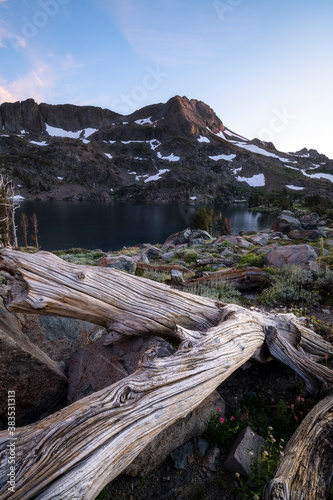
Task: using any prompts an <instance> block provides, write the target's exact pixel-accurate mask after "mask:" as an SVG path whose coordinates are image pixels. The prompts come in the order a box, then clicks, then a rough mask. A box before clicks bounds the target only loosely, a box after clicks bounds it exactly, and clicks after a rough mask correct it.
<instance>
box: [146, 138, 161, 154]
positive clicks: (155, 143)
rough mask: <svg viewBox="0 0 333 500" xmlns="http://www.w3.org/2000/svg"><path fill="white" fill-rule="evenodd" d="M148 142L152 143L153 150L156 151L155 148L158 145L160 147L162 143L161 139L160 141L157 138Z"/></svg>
mask: <svg viewBox="0 0 333 500" xmlns="http://www.w3.org/2000/svg"><path fill="white" fill-rule="evenodd" d="M146 142H147V143H148V144H150V147H151V149H152V150H153V151H155V149H157V148H158V147H160V145H161V144H162V143H161V142H160V141H158V140H157V139H152V140H151V141H146Z"/></svg>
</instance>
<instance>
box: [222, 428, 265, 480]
mask: <svg viewBox="0 0 333 500" xmlns="http://www.w3.org/2000/svg"><path fill="white" fill-rule="evenodd" d="M264 445H265V440H264V438H263V437H261V436H259V435H258V434H256V433H255V432H253V431H252V429H251V427H249V426H247V427H246V428H245V429H243V430H242V431H241V432H240V433H239V435H238V436H237V438H236V441H235V442H234V444H233V445H232V446H231V448H230V451H229V454H228V456H227V459H226V461H225V462H224V464H223V465H224V467H225V468H226V469H228V470H229V471H231V472H234V473H235V472H238V473H239V474H241V475H242V476H244V477H248V476H249V475H250V474H251V467H252V463H253V461H256V462H258V460H259V458H260V457H261V454H262V451H263V447H264Z"/></svg>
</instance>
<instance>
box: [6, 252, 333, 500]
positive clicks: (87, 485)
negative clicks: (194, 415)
mask: <svg viewBox="0 0 333 500" xmlns="http://www.w3.org/2000/svg"><path fill="white" fill-rule="evenodd" d="M0 268H2V269H5V270H7V271H8V272H10V273H11V274H12V275H13V282H12V288H11V296H10V300H9V307H10V308H11V309H12V310H16V311H23V312H34V313H36V312H39V313H40V314H51V315H63V316H72V317H76V318H80V319H86V320H88V321H91V322H94V323H97V324H99V325H102V326H105V327H106V328H108V330H109V332H110V333H109V335H110V338H109V339H108V342H111V341H114V339H115V338H116V339H119V338H121V337H122V335H150V334H155V335H156V334H158V335H160V336H161V337H165V338H169V339H170V338H171V339H172V340H174V341H177V342H181V344H180V348H179V350H178V351H177V352H176V353H175V354H174V355H173V356H171V357H169V358H163V359H156V352H154V350H153V349H152V350H151V351H150V352H147V353H146V354H145V355H144V357H143V360H142V363H141V366H140V368H139V369H138V370H137V371H136V372H135V373H134V374H133V375H131V376H129V377H127V378H125V379H123V380H121V381H119V382H117V383H115V384H113V385H112V386H110V387H108V388H106V389H103V390H102V391H100V392H98V393H95V394H93V395H91V396H89V397H87V398H84V399H82V400H80V401H78V402H76V403H74V404H72V405H70V406H69V407H67V408H64V409H63V410H61V411H59V412H57V413H55V414H54V415H51V416H49V417H47V418H46V419H44V420H42V421H40V422H37V423H35V424H31V425H29V426H26V427H22V428H21V429H18V430H17V432H16V434H15V437H16V438H17V439H16V441H15V445H16V468H15V480H16V481H15V482H16V487H15V493H12V492H10V491H8V485H7V480H8V476H7V473H8V462H7V458H8V449H7V444H8V434H7V432H2V433H0V496H1V498H4V499H7V498H9V497H10V498H12V499H24V500H29V499H32V498H36V499H39V500H50V499H64V498H73V499H93V498H95V497H96V496H97V494H98V492H99V491H100V490H101V489H102V488H103V487H104V486H105V485H106V484H107V483H108V482H109V481H111V480H112V479H113V478H115V477H116V476H117V475H118V474H119V473H120V472H121V471H122V470H124V468H126V467H127V465H128V464H129V463H131V461H132V460H133V459H134V458H135V457H136V456H137V455H138V453H139V452H140V451H141V450H142V448H144V446H145V445H146V444H147V443H148V442H149V441H150V440H151V439H153V438H154V437H155V436H156V435H157V434H158V433H159V432H160V431H161V430H163V429H164V428H166V427H168V426H169V425H170V424H172V423H173V422H174V421H175V420H177V419H178V418H182V417H184V416H185V415H187V414H188V413H189V412H190V411H191V410H192V409H193V408H195V407H196V406H197V405H198V404H200V402H201V401H202V400H203V399H204V398H205V397H206V396H207V395H208V394H209V393H210V392H212V391H213V390H214V389H215V388H216V387H217V386H218V385H219V384H220V383H221V382H222V381H223V380H225V379H226V378H227V377H228V376H229V375H230V374H231V373H232V372H233V371H234V370H236V369H237V368H238V367H240V366H242V365H243V364H244V363H245V362H246V361H247V360H249V359H250V358H252V359H257V360H259V361H265V360H266V359H267V355H268V352H267V347H266V348H265V337H266V334H267V332H268V333H269V332H271V329H272V328H275V329H276V330H277V331H278V333H279V335H280V336H281V337H282V338H283V339H284V341H285V342H286V343H287V344H288V345H290V346H292V347H293V348H294V349H295V350H297V354H299V356H301V357H302V358H304V359H305V360H307V362H308V363H311V362H313V361H311V356H313V355H317V354H318V353H319V354H318V357H319V358H324V356H325V354H326V353H327V354H329V355H333V349H332V346H330V344H328V343H326V342H325V341H324V340H323V339H321V337H319V336H317V335H315V334H314V333H313V332H311V330H308V329H306V328H305V327H303V326H302V325H301V324H300V323H299V322H298V321H297V319H296V318H295V317H293V316H292V315H289V316H288V315H268V314H266V315H264V314H262V313H260V312H258V311H249V310H247V309H245V308H243V307H240V306H235V305H225V304H222V303H220V302H216V301H212V300H209V299H204V298H202V297H196V296H194V295H189V294H186V293H183V292H181V291H178V290H173V289H171V288H169V287H167V286H165V285H163V284H160V283H154V282H152V281H149V280H146V279H143V278H137V277H133V276H130V275H127V274H125V273H122V272H118V271H115V270H112V269H105V268H103V269H100V268H96V267H84V266H76V265H73V264H70V263H67V262H64V261H62V260H61V259H59V258H57V257H55V256H53V255H51V254H48V253H46V252H39V253H38V254H34V255H32V254H26V253H20V252H15V251H12V250H8V249H4V250H2V251H1V252H0ZM304 332H306V333H305V334H304ZM304 336H305V337H306V341H303V339H304ZM273 344H274V341H273ZM290 356H291V357H292V356H293V351H292V350H290ZM283 361H284V362H286V364H289V360H288V359H287V360H283ZM313 363H314V362H313ZM318 370H319V371H318V372H316V374H315V377H317V378H318V380H319V382H318V383H317V381H316V383H314V386H315V388H316V390H317V393H318V394H319V393H320V394H323V393H324V392H325V391H327V390H328V389H329V388H330V387H331V385H332V380H331V378H330V376H331V374H330V373H328V372H327V371H325V369H324V367H318ZM298 372H299V373H300V374H301V376H304V378H305V380H307V378H308V373H307V372H306V373H303V371H302V367H300V368H299V369H298Z"/></svg>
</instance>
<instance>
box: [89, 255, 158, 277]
mask: <svg viewBox="0 0 333 500" xmlns="http://www.w3.org/2000/svg"><path fill="white" fill-rule="evenodd" d="M149 250H150V249H149ZM99 265H100V266H102V267H111V268H112V269H118V270H119V271H126V272H128V273H130V274H135V271H136V263H135V261H134V259H132V257H128V256H127V255H118V256H117V257H111V256H110V255H106V256H105V257H103V258H102V259H101V260H100V261H99Z"/></svg>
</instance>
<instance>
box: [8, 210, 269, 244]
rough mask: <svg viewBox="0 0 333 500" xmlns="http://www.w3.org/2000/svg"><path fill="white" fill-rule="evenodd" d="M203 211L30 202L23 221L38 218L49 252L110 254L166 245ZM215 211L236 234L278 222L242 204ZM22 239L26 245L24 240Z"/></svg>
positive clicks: (44, 242)
mask: <svg viewBox="0 0 333 500" xmlns="http://www.w3.org/2000/svg"><path fill="white" fill-rule="evenodd" d="M197 208H198V207H196V206H195V205H189V206H185V205H126V204H121V203H115V204H102V203H88V202H77V203H75V202H66V201H61V202H33V201H24V202H22V203H21V205H20V208H19V209H18V211H17V214H18V215H17V221H18V220H19V217H20V215H21V213H22V212H24V213H25V214H27V216H28V218H29V219H30V217H31V215H32V214H33V213H34V212H35V213H36V215H37V219H38V230H39V241H40V246H41V248H42V249H43V250H61V249H68V248H74V247H80V248H89V249H95V248H100V249H101V250H104V251H107V250H119V249H120V248H122V247H123V246H131V245H135V244H137V243H147V242H149V243H152V244H154V243H163V242H164V240H165V239H166V238H167V237H168V236H169V235H170V234H172V233H175V232H177V231H181V230H183V229H185V228H186V227H188V226H189V221H190V218H191V215H192V214H193V213H194V212H195V210H196V209H197ZM215 209H219V210H221V211H222V213H223V216H225V217H228V218H231V220H232V227H233V234H237V233H238V232H239V231H250V230H252V231H259V230H260V229H265V228H268V227H270V226H271V224H272V222H273V220H274V217H273V216H272V215H270V214H262V213H258V212H250V211H248V210H247V207H246V205H245V204H241V203H225V204H223V205H217V206H215ZM30 226H31V224H30ZM19 240H20V244H22V238H20V239H19ZM31 244H32V242H31Z"/></svg>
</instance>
